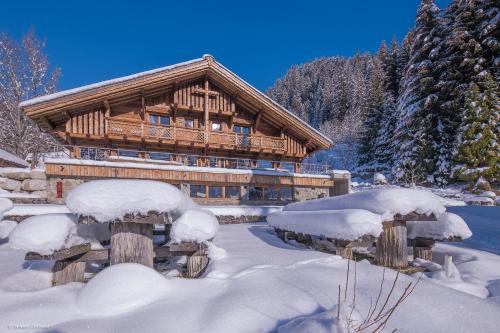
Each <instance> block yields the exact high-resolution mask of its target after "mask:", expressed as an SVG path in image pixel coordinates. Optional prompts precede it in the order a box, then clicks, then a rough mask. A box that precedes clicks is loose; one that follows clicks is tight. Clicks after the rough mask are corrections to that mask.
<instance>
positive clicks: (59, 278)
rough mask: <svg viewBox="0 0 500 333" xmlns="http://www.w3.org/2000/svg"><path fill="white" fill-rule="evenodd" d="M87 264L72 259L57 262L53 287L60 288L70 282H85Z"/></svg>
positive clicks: (54, 268) (54, 269) (53, 270)
mask: <svg viewBox="0 0 500 333" xmlns="http://www.w3.org/2000/svg"><path fill="white" fill-rule="evenodd" d="M85 264H86V263H85V262H84V261H83V262H78V261H75V260H71V259H65V260H57V261H56V262H55V264H54V267H53V268H52V272H53V273H54V275H53V277H52V285H53V286H60V285H63V284H66V283H70V282H84V274H85Z"/></svg>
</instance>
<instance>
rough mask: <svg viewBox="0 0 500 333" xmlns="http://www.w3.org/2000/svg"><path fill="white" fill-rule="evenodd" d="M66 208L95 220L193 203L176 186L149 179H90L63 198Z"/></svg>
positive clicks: (162, 210) (184, 206) (176, 209)
mask: <svg viewBox="0 0 500 333" xmlns="http://www.w3.org/2000/svg"><path fill="white" fill-rule="evenodd" d="M66 205H67V206H68V208H69V209H70V210H71V211H72V212H74V213H76V214H80V215H83V216H92V217H93V218H94V219H95V220H97V221H98V222H109V221H114V220H118V219H121V218H123V217H124V216H125V215H127V214H142V215H145V214H147V213H149V212H151V211H155V212H158V213H163V212H170V211H181V212H182V211H184V210H186V209H188V208H191V207H195V206H196V204H195V203H193V201H192V200H191V199H190V198H189V197H187V196H186V195H185V194H184V193H182V192H181V191H180V190H179V189H178V188H177V187H175V186H173V185H170V184H166V183H163V182H158V181H152V180H132V179H126V180H115V179H107V180H94V181H90V182H87V183H84V184H81V185H79V186H78V187H76V188H75V189H74V190H73V191H71V192H70V193H69V194H68V197H67V198H66Z"/></svg>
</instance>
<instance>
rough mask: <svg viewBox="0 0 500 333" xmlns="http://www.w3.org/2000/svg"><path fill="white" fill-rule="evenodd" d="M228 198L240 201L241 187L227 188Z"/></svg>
mask: <svg viewBox="0 0 500 333" xmlns="http://www.w3.org/2000/svg"><path fill="white" fill-rule="evenodd" d="M226 198H228V199H239V198H240V187H239V186H226Z"/></svg>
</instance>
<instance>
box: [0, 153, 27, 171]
mask: <svg viewBox="0 0 500 333" xmlns="http://www.w3.org/2000/svg"><path fill="white" fill-rule="evenodd" d="M0 160H5V161H9V162H12V163H16V164H19V165H21V166H26V167H28V166H29V164H28V163H27V162H26V161H25V160H23V159H21V158H19V157H17V156H16V155H14V154H11V153H9V152H8V151H5V150H3V149H0Z"/></svg>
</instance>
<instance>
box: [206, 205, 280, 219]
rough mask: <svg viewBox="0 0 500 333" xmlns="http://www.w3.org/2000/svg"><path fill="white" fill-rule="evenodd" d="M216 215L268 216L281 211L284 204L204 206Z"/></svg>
mask: <svg viewBox="0 0 500 333" xmlns="http://www.w3.org/2000/svg"><path fill="white" fill-rule="evenodd" d="M203 208H204V209H208V210H209V211H211V212H212V213H214V214H215V215H216V216H235V217H240V216H245V215H246V216H267V215H269V214H271V213H274V212H281V210H282V209H283V206H245V205H239V206H203Z"/></svg>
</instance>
